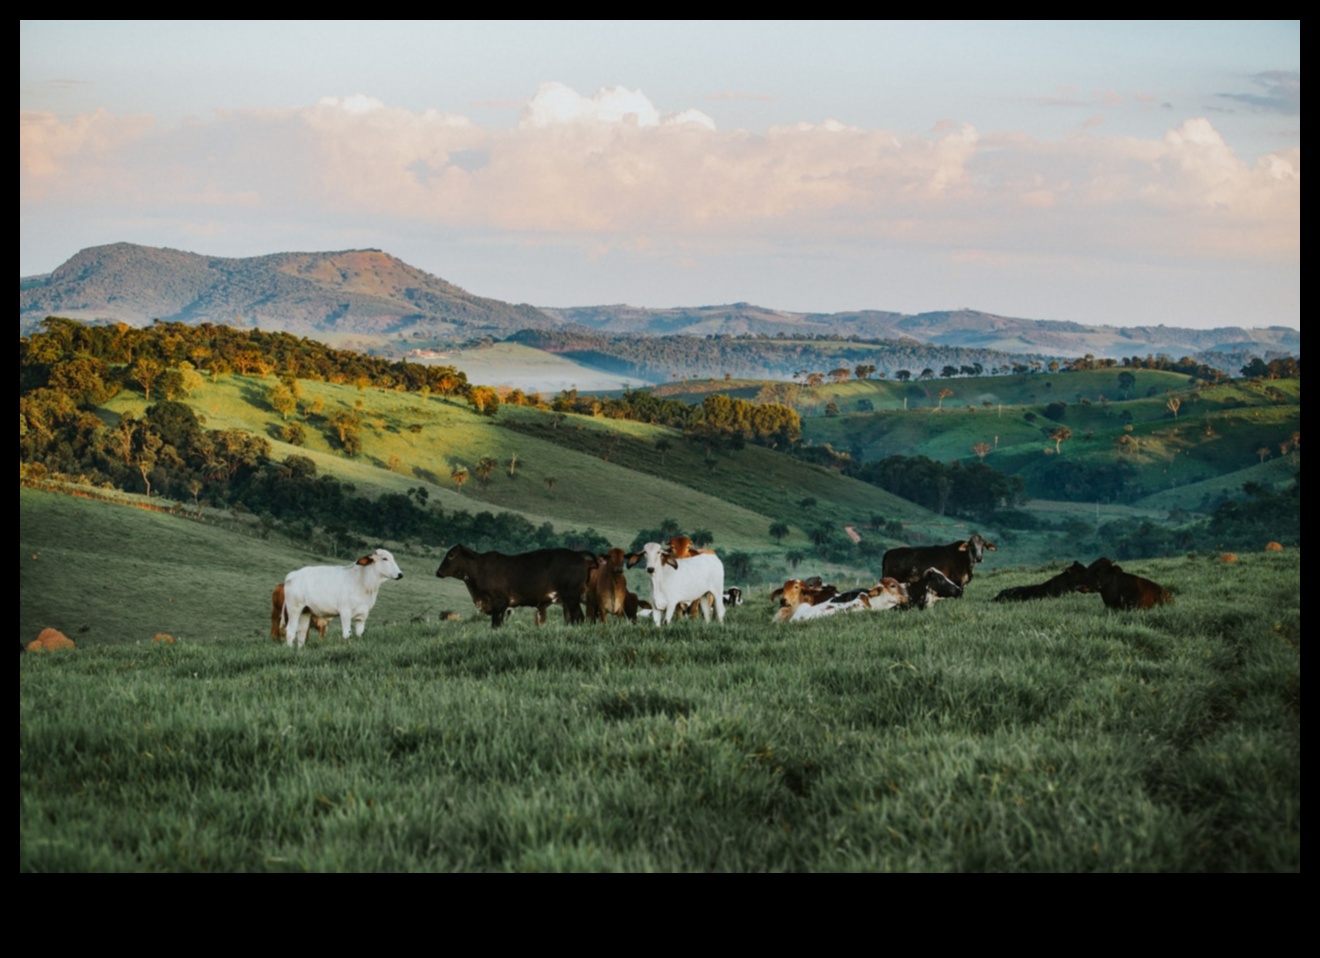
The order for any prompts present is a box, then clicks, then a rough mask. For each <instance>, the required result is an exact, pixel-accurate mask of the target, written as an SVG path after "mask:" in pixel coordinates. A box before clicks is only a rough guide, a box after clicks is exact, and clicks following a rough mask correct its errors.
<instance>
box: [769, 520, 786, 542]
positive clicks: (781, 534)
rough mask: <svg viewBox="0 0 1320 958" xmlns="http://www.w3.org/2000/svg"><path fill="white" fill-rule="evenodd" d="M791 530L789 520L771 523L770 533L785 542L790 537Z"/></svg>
mask: <svg viewBox="0 0 1320 958" xmlns="http://www.w3.org/2000/svg"><path fill="white" fill-rule="evenodd" d="M789 531H790V530H789V528H788V523H787V522H772V523H770V535H771V536H772V537H773V538H774V540H775V541H776V542H783V541H784V539H786V538H787V537H788V534H789Z"/></svg>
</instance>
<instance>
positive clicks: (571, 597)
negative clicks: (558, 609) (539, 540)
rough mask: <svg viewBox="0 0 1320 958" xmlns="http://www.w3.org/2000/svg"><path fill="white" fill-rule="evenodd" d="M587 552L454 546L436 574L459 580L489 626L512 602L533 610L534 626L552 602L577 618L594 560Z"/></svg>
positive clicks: (494, 624)
mask: <svg viewBox="0 0 1320 958" xmlns="http://www.w3.org/2000/svg"><path fill="white" fill-rule="evenodd" d="M595 561H596V557H595V556H594V555H592V553H590V552H578V551H577V550H575V549H537V550H535V551H533V552H523V553H519V554H517V555H505V554H504V553H502V552H473V551H472V550H471V549H469V548H467V547H466V546H461V545H459V546H454V547H453V548H452V549H450V550H449V552H447V553H446V554H445V557H444V559H442V560H441V561H440V568H438V569H436V570H435V574H436V575H437V576H438V577H439V578H441V579H446V578H451V579H459V580H460V581H462V583H463V584H464V585H466V586H467V590H468V595H470V596H472V603H473V605H475V606H476V607H477V611H478V612H481V613H482V614H483V615H489V616H490V625H491V628H493V629H496V628H499V627H500V625H501V624H503V622H504V618H505V615H506V614H507V613H508V611H509V610H510V609H512V608H514V607H516V606H532V607H534V608H535V609H536V622H537V624H538V625H540V624H542V623H544V622H545V611H546V609H548V608H549V607H550V606H551V605H553V604H554V603H556V602H557V603H559V604H560V605H562V606H563V607H564V621H565V622H568V623H570V624H576V623H578V622H581V621H582V619H583V616H582V599H583V596H584V595H585V594H586V591H587V573H588V572H589V571H590V569H591V566H592V565H594V564H595Z"/></svg>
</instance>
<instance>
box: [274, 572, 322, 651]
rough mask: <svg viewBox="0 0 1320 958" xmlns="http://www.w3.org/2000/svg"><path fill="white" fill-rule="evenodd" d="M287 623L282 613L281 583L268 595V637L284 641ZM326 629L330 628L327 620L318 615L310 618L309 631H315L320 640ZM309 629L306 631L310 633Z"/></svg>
mask: <svg viewBox="0 0 1320 958" xmlns="http://www.w3.org/2000/svg"><path fill="white" fill-rule="evenodd" d="M288 621H289V617H288V614H287V613H286V612H285V611H284V583H283V582H281V583H280V584H279V585H277V586H276V587H275V591H274V592H272V593H271V594H270V637H271V638H272V639H274V640H275V641H276V642H281V641H283V640H284V628H285V625H286V624H287V623H288ZM328 628H330V620H329V619H323V618H321V617H320V616H319V615H314V616H312V624H311V629H316V632H317V634H318V635H319V636H320V637H321V638H323V639H324V638H325V630H326V629H328ZM311 629H309V630H308V631H309V632H310V631H311Z"/></svg>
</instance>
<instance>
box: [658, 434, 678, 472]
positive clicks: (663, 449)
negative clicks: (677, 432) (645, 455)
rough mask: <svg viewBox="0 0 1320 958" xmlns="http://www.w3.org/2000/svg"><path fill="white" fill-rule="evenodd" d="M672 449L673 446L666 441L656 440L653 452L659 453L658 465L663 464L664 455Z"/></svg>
mask: <svg viewBox="0 0 1320 958" xmlns="http://www.w3.org/2000/svg"><path fill="white" fill-rule="evenodd" d="M673 448H674V444H673V443H671V442H670V441H669V440H668V439H657V440H656V441H655V451H656V452H658V453H660V465H662V466H663V465H664V464H665V453H667V452H668V451H669V450H670V449H673Z"/></svg>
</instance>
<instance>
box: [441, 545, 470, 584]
mask: <svg viewBox="0 0 1320 958" xmlns="http://www.w3.org/2000/svg"><path fill="white" fill-rule="evenodd" d="M476 557H477V554H476V553H475V552H473V551H472V550H471V549H469V548H467V547H466V546H461V545H460V546H454V547H453V548H452V549H450V550H449V551H448V552H446V553H445V557H444V558H443V559H441V560H440V568H438V569H436V570H435V574H436V577H437V578H440V579H462V580H463V581H465V582H466V581H467V579H468V576H470V575H471V574H472V570H471V568H470V563H471V562H472V560H473V559H475V558H476Z"/></svg>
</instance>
